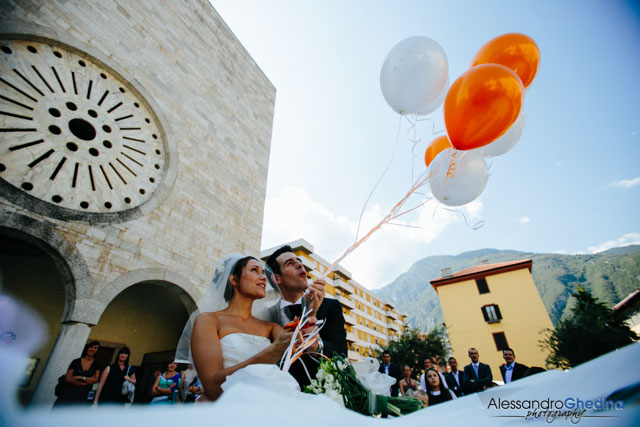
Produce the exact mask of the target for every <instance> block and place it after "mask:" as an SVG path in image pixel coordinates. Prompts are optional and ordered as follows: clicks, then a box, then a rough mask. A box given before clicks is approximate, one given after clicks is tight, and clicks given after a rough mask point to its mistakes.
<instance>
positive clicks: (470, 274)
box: [430, 259, 533, 289]
mask: <svg viewBox="0 0 640 427" xmlns="http://www.w3.org/2000/svg"><path fill="white" fill-rule="evenodd" d="M532 264H533V262H532V261H531V260H530V259H522V260H518V261H508V262H498V263H496V264H480V265H474V266H473V267H469V268H466V269H464V270H460V271H458V272H456V273H453V274H452V275H451V276H447V277H439V278H437V279H433V280H432V281H431V282H430V283H431V286H433V288H434V289H436V288H437V287H438V286H442V285H448V284H450V283H458V282H463V281H465V280H473V279H476V278H481V277H486V276H492V275H494V274H501V273H506V272H508V271H514V270H520V269H522V268H528V269H529V271H531V265H532Z"/></svg>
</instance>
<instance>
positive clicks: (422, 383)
mask: <svg viewBox="0 0 640 427" xmlns="http://www.w3.org/2000/svg"><path fill="white" fill-rule="evenodd" d="M434 360H437V356H435V357H434ZM431 368H433V369H435V370H436V372H438V375H440V382H441V383H442V384H443V385H444V387H445V388H449V385H448V384H447V381H446V380H445V378H444V375H443V374H442V372H440V371H439V368H438V367H434V364H433V362H432V361H431V358H430V357H425V359H424V373H423V374H422V375H420V390H422V391H424V392H426V391H427V381H426V378H425V375H426V373H427V369H431Z"/></svg>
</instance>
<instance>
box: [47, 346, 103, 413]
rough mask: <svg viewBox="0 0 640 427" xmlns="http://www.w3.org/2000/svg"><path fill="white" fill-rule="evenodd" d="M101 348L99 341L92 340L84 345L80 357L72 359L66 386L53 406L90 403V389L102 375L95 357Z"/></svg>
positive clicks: (66, 377)
mask: <svg viewBox="0 0 640 427" xmlns="http://www.w3.org/2000/svg"><path fill="white" fill-rule="evenodd" d="M99 348H100V343H99V342H98V341H91V342H90V343H89V344H87V345H86V346H85V347H84V350H83V351H82V355H81V356H80V358H78V359H73V360H72V361H71V363H70V364H69V368H68V369H67V374H66V376H65V379H64V380H65V383H66V387H65V388H64V391H63V392H62V394H61V395H60V397H58V399H56V401H55V403H54V404H53V406H60V405H67V404H82V403H84V404H88V403H90V402H88V401H87V397H88V395H89V391H91V386H92V385H93V384H95V383H96V382H98V378H99V376H100V367H99V366H98V362H97V361H96V360H95V358H94V357H95V355H96V353H97V352H98V349H99Z"/></svg>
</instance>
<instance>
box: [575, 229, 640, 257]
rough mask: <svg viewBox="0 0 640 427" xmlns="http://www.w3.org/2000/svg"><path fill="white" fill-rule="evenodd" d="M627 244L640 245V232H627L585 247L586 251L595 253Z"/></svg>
mask: <svg viewBox="0 0 640 427" xmlns="http://www.w3.org/2000/svg"><path fill="white" fill-rule="evenodd" d="M629 245H640V233H627V234H625V235H624V236H621V237H618V238H617V239H615V240H609V241H608V242H604V243H601V244H599V245H596V246H590V247H589V248H587V253H588V254H595V253H598V252H602V251H606V250H608V249H611V248H617V247H621V246H629Z"/></svg>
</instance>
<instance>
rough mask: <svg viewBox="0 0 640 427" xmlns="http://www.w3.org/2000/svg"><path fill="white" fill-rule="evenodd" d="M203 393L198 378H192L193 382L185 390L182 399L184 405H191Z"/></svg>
mask: <svg viewBox="0 0 640 427" xmlns="http://www.w3.org/2000/svg"><path fill="white" fill-rule="evenodd" d="M202 393H204V388H203V387H202V384H201V383H200V379H199V378H198V377H194V378H193V381H191V384H190V385H189V387H188V389H187V393H186V397H185V398H184V402H185V403H193V402H195V401H196V400H198V398H199V397H200V395H201V394H202Z"/></svg>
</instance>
